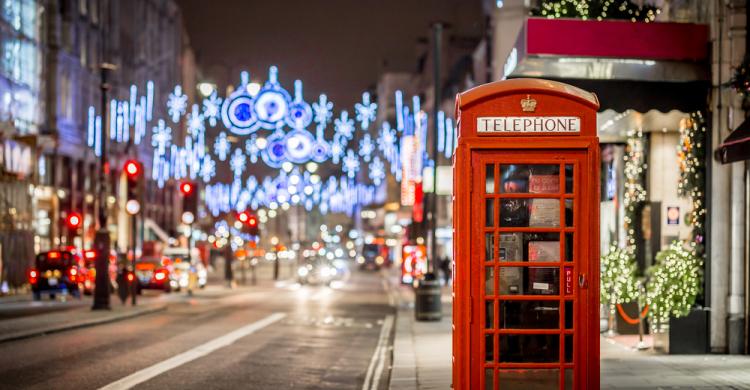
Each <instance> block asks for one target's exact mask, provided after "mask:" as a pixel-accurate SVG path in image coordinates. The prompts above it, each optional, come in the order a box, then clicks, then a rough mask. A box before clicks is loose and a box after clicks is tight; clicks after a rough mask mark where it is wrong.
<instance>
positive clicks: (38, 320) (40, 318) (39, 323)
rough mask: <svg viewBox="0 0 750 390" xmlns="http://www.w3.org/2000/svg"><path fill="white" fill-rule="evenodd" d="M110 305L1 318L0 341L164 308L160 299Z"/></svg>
mask: <svg viewBox="0 0 750 390" xmlns="http://www.w3.org/2000/svg"><path fill="white" fill-rule="evenodd" d="M113 298H114V297H113ZM113 301H114V299H113ZM111 307H112V310H98V311H93V310H91V308H90V306H88V305H86V306H81V307H77V308H75V309H70V310H65V311H57V312H51V313H45V314H39V315H34V316H27V317H19V318H13V319H8V320H3V321H0V343H2V342H7V341H12V340H19V339H25V338H29V337H34V336H40V335H44V334H49V333H56V332H61V331H64V330H69V329H76V328H83V327H87V326H93V325H98V324H104V323H108V322H115V321H120V320H124V319H127V318H132V317H137V316H141V315H144V314H149V313H154V312H158V311H161V310H165V309H166V308H167V305H166V303H161V302H160V303H147V304H141V305H138V306H135V307H133V306H129V305H128V306H125V305H121V304H120V302H112V305H111Z"/></svg>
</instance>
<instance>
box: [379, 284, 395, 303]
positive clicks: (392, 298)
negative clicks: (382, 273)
mask: <svg viewBox="0 0 750 390" xmlns="http://www.w3.org/2000/svg"><path fill="white" fill-rule="evenodd" d="M380 281H381V282H382V283H383V290H385V293H386V295H388V304H389V305H390V306H391V307H396V298H395V296H394V295H395V293H394V292H393V290H392V289H391V284H390V283H389V282H388V280H386V279H385V278H383V279H380Z"/></svg>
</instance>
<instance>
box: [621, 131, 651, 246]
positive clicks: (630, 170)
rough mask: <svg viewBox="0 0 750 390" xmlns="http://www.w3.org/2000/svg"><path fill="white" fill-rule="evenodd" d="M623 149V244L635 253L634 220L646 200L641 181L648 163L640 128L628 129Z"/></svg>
mask: <svg viewBox="0 0 750 390" xmlns="http://www.w3.org/2000/svg"><path fill="white" fill-rule="evenodd" d="M627 142H628V143H627V147H626V149H625V168H624V170H625V196H624V197H623V206H624V207H625V217H624V222H625V241H626V242H625V245H626V247H627V248H628V250H630V251H631V252H633V253H635V246H636V245H637V241H636V234H635V233H636V230H635V229H636V221H637V219H638V216H639V215H640V212H641V209H642V208H643V205H644V204H645V202H646V195H647V192H646V189H645V188H644V186H643V183H644V181H645V178H646V172H647V169H648V164H646V154H645V153H646V152H645V149H646V148H645V145H646V139H645V137H644V136H643V132H642V131H641V130H640V129H632V130H630V131H628V141H627Z"/></svg>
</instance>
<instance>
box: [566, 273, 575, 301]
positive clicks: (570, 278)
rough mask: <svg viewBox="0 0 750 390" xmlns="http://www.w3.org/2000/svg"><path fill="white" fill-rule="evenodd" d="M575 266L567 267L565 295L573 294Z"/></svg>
mask: <svg viewBox="0 0 750 390" xmlns="http://www.w3.org/2000/svg"><path fill="white" fill-rule="evenodd" d="M573 283H574V282H573V267H565V295H571V294H573Z"/></svg>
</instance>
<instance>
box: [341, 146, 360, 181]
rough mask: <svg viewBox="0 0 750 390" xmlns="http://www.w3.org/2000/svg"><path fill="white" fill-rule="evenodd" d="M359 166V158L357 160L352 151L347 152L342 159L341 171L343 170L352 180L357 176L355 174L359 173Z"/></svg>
mask: <svg viewBox="0 0 750 390" xmlns="http://www.w3.org/2000/svg"><path fill="white" fill-rule="evenodd" d="M359 165H360V163H359V158H357V155H356V154H355V153H354V151H353V150H351V149H349V150H347V151H346V156H344V159H343V161H342V162H341V170H343V171H344V172H345V173H346V175H347V176H348V177H349V178H350V179H353V178H354V177H355V176H357V172H359Z"/></svg>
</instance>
